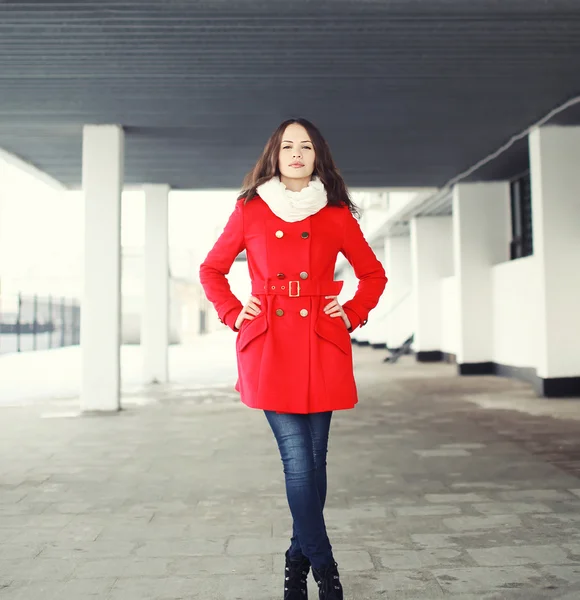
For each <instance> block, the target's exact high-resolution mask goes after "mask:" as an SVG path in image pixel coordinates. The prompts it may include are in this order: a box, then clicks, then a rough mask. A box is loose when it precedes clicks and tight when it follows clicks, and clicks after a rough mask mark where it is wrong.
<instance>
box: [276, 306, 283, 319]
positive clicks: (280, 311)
mask: <svg viewBox="0 0 580 600" xmlns="http://www.w3.org/2000/svg"><path fill="white" fill-rule="evenodd" d="M276 314H277V315H278V316H279V317H283V316H284V311H283V310H282V309H281V308H277V309H276Z"/></svg>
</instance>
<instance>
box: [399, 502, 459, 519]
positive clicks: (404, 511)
mask: <svg viewBox="0 0 580 600" xmlns="http://www.w3.org/2000/svg"><path fill="white" fill-rule="evenodd" d="M393 512H394V513H395V515H396V516H400V517H428V516H441V515H459V514H461V507H460V506H452V505H448V504H429V505H427V506H398V507H396V508H393Z"/></svg>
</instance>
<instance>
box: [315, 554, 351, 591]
mask: <svg viewBox="0 0 580 600" xmlns="http://www.w3.org/2000/svg"><path fill="white" fill-rule="evenodd" d="M312 575H313V576H314V579H315V580H316V583H317V584H318V594H319V596H318V597H319V599H320V600H344V595H343V591H342V585H341V583H340V578H339V574H338V564H337V563H336V562H334V561H333V562H332V564H331V565H328V566H326V567H322V568H321V569H315V568H314V567H312Z"/></svg>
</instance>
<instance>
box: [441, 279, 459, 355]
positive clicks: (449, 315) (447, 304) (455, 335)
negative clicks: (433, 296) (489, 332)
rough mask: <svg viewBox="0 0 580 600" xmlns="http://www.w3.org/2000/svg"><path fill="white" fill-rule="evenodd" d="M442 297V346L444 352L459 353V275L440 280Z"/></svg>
mask: <svg viewBox="0 0 580 600" xmlns="http://www.w3.org/2000/svg"><path fill="white" fill-rule="evenodd" d="M439 287H440V289H439V297H440V299H441V303H440V306H441V319H440V322H441V348H440V350H441V351H442V352H447V353H448V354H457V348H458V346H459V290H458V289H457V277H455V275H452V276H451V277H444V278H443V279H440V280H439Z"/></svg>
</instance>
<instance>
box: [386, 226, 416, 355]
mask: <svg viewBox="0 0 580 600" xmlns="http://www.w3.org/2000/svg"><path fill="white" fill-rule="evenodd" d="M385 262H386V264H385V271H386V273H387V277H388V278H389V283H388V286H389V289H388V290H386V291H385V294H384V296H385V300H386V301H387V302H386V304H387V306H386V308H385V312H386V313H387V315H386V317H385V319H386V328H385V332H386V343H387V347H389V348H398V347H399V346H401V344H402V343H403V342H404V341H405V340H406V339H407V338H408V337H409V336H410V335H411V334H412V333H413V332H414V330H415V324H414V322H413V310H412V308H413V293H412V291H413V280H412V277H411V242H410V238H409V236H408V235H406V236H400V237H389V238H386V240H385Z"/></svg>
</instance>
